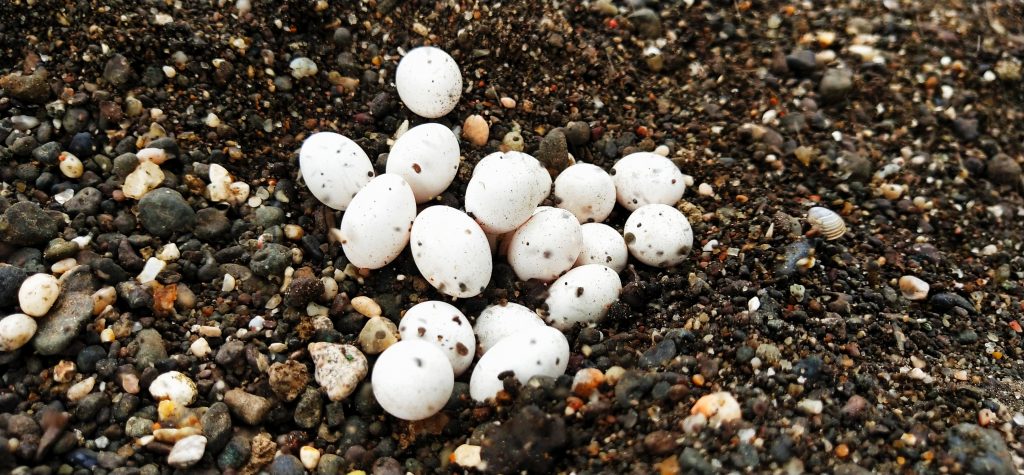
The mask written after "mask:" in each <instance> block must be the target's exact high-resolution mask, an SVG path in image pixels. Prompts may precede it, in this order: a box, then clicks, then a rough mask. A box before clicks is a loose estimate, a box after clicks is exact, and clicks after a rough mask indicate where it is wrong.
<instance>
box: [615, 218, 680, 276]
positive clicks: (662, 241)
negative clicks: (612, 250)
mask: <svg viewBox="0 0 1024 475" xmlns="http://www.w3.org/2000/svg"><path fill="white" fill-rule="evenodd" d="M622 236H623V238H624V239H625V240H626V247H627V248H628V249H629V253H630V254H631V255H632V256H633V257H634V258H636V260H638V261H640V262H642V263H644V264H647V265H649V266H654V267H671V266H674V265H677V264H679V263H680V262H683V261H684V260H686V255H687V254H689V253H690V249H691V248H692V247H693V228H691V227H690V221H688V220H687V219H686V216H683V213H681V212H680V211H679V210H677V209H675V208H673V207H671V206H668V205H663V204H649V205H645V206H641V207H640V208H638V209H637V210H636V211H633V213H632V214H630V215H629V218H627V219H626V225H625V226H624V227H623V233H622Z"/></svg>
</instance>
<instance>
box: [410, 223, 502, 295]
mask: <svg viewBox="0 0 1024 475" xmlns="http://www.w3.org/2000/svg"><path fill="white" fill-rule="evenodd" d="M410 242H411V245H412V257H413V260H415V261H416V267H417V268H418V269H419V271H420V274H422V275H423V278H425V279H427V282H430V285H433V286H434V287H435V288H436V289H437V290H439V291H441V292H442V293H444V294H447V295H451V296H452V297H472V296H474V295H479V294H480V293H481V292H483V291H484V288H486V287H487V283H488V282H490V280H491V268H492V265H493V263H492V262H491V248H490V246H489V245H488V244H487V236H485V235H484V232H483V231H482V230H481V229H480V226H479V225H477V224H476V222H475V221H473V219H471V218H470V217H469V216H467V215H466V213H463V212H462V211H459V210H457V209H455V208H451V207H448V206H431V207H429V208H427V209H425V210H423V211H422V212H420V214H419V216H417V217H416V220H415V221H413V223H412V236H411V238H410Z"/></svg>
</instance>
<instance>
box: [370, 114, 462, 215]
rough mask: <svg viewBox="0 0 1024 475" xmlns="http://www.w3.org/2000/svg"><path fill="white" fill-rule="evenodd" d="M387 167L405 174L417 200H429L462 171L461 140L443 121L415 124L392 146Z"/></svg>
mask: <svg viewBox="0 0 1024 475" xmlns="http://www.w3.org/2000/svg"><path fill="white" fill-rule="evenodd" d="M385 170H386V171H387V173H395V174H397V175H400V176H401V177H402V178H405V181H406V182H407V183H409V186H410V187H412V192H413V194H414V195H415V196H416V202H417V203H425V202H427V201H430V200H431V199H433V198H434V197H435V196H437V195H440V194H441V193H443V192H444V190H446V189H447V188H448V185H451V184H452V180H454V179H455V174H456V173H457V172H458V171H459V140H458V138H456V137H455V134H453V133H452V131H451V130H450V129H448V127H445V126H443V125H441V124H423V125H418V126H416V127H413V128H411V129H409V130H408V131H407V132H406V133H404V134H402V136H401V137H399V138H398V140H396V141H395V145H394V146H393V147H391V152H390V153H388V162H387V165H386V169H385Z"/></svg>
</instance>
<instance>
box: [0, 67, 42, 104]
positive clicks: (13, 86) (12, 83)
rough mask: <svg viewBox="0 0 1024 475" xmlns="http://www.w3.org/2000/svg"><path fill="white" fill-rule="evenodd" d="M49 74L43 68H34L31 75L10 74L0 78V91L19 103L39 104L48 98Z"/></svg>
mask: <svg viewBox="0 0 1024 475" xmlns="http://www.w3.org/2000/svg"><path fill="white" fill-rule="evenodd" d="M48 77H49V73H48V72H47V71H46V69H45V68H41V67H40V68H36V70H35V71H33V72H32V74H22V72H21V71H15V72H12V73H10V74H8V75H6V76H3V77H0V89H3V90H4V92H5V93H6V94H7V95H9V96H11V97H13V98H15V99H18V100H19V101H25V102H31V103H36V104H41V103H43V102H45V101H46V100H47V99H48V98H49V97H50V85H49V83H48V82H47V78H48Z"/></svg>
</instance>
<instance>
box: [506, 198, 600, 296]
mask: <svg viewBox="0 0 1024 475" xmlns="http://www.w3.org/2000/svg"><path fill="white" fill-rule="evenodd" d="M582 250H583V233H582V231H581V230H580V223H579V221H578V220H577V219H576V217H575V216H573V214H572V213H570V212H569V211H566V210H564V209H558V208H549V209H545V210H541V211H539V212H538V213H536V214H534V215H533V217H531V218H530V219H529V220H528V221H526V223H524V224H523V225H522V226H520V227H519V229H517V230H516V232H515V233H514V234H512V237H511V241H510V243H509V246H508V263H509V264H510V265H511V266H512V270H514V271H515V273H516V276H518V277H519V278H520V279H521V280H529V279H537V280H540V281H544V282H550V281H552V280H555V279H556V278H558V276H559V275H561V274H562V273H563V272H565V271H567V270H569V269H571V268H572V266H573V264H575V263H576V259H577V258H579V256H580V252H581V251H582Z"/></svg>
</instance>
